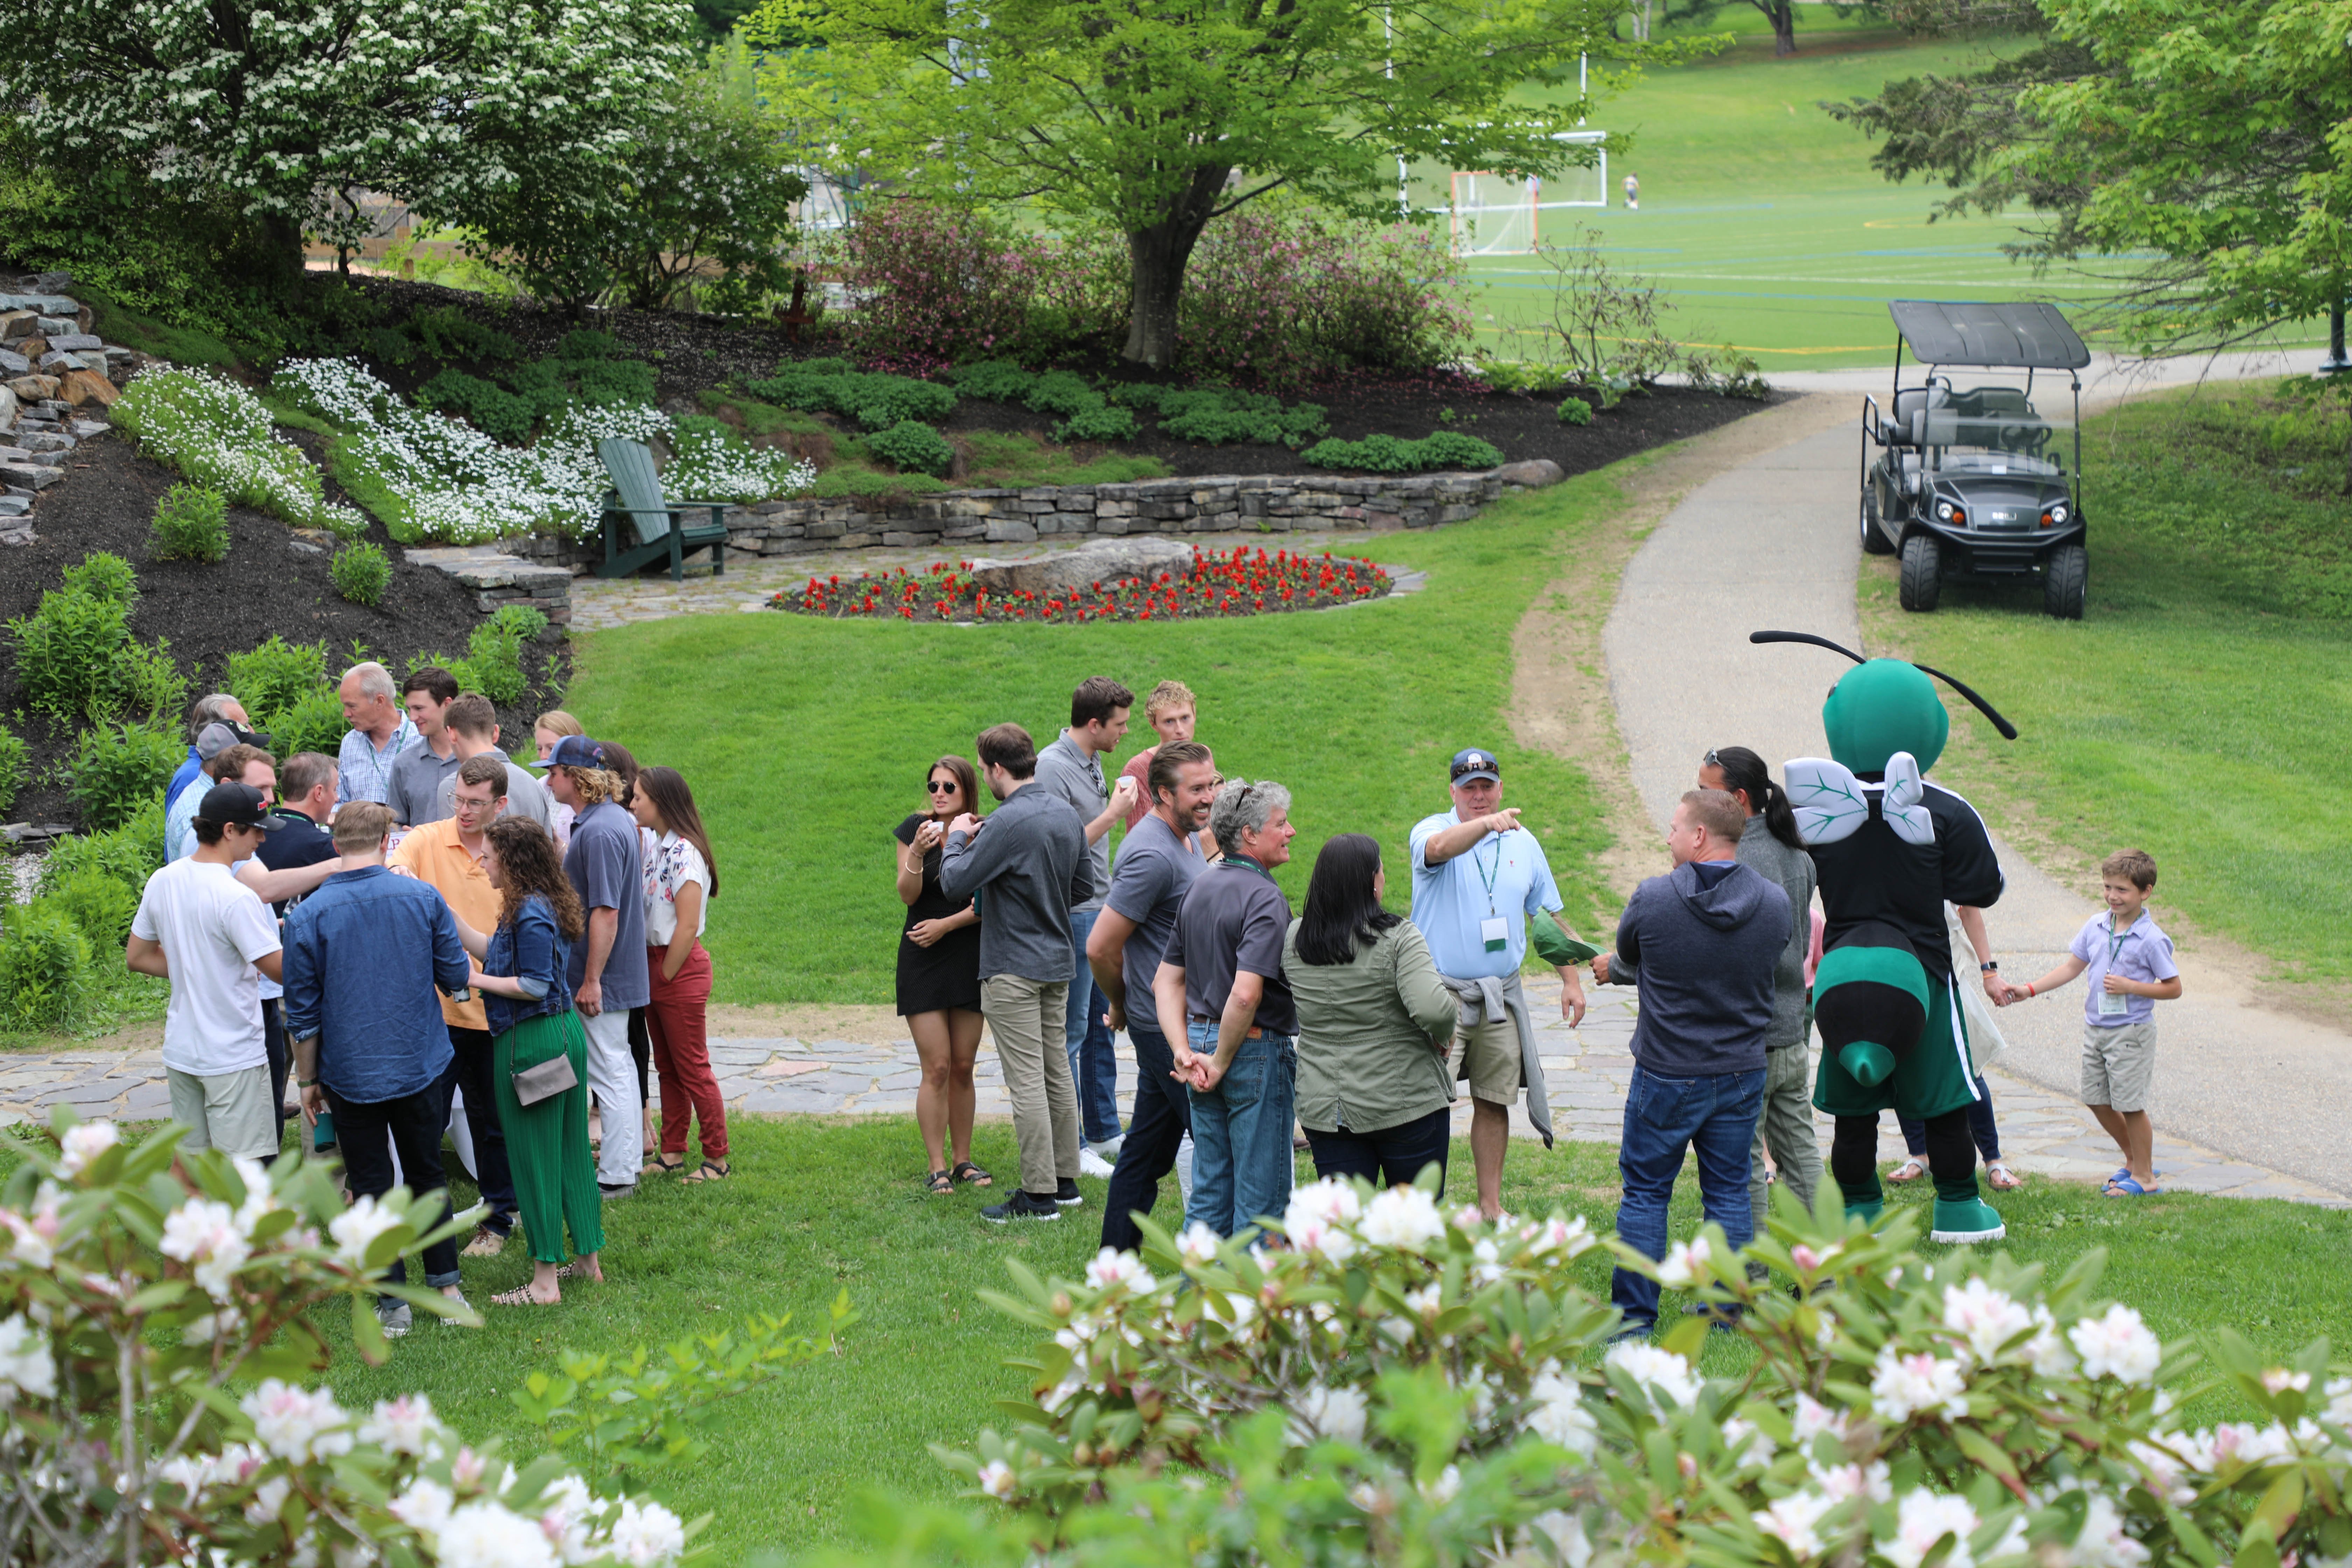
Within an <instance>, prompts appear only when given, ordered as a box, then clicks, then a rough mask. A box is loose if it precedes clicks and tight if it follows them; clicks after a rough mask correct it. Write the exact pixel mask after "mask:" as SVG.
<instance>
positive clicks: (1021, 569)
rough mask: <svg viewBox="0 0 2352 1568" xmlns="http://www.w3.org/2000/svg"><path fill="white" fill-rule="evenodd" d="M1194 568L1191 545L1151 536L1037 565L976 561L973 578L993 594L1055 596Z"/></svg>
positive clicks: (1090, 547) (1082, 549)
mask: <svg viewBox="0 0 2352 1568" xmlns="http://www.w3.org/2000/svg"><path fill="white" fill-rule="evenodd" d="M1191 567H1192V546H1191V545H1189V544H1179V543H1177V542H1175V541H1174V540H1170V539H1158V538H1153V537H1150V536H1149V535H1147V536H1144V537H1142V538H1137V539H1106V540H1101V541H1098V542H1095V543H1092V544H1083V545H1080V546H1079V547H1078V548H1077V549H1076V550H1066V551H1062V552H1057V553H1055V554H1052V555H1041V556H1039V557H1037V558H1036V559H1035V560H1034V561H975V562H973V563H971V580H972V581H973V582H974V583H976V584H979V585H980V586H982V587H983V588H986V589H987V590H988V591H989V592H990V593H992V594H1017V593H1021V592H1023V591H1024V590H1025V591H1027V592H1029V593H1032V594H1055V593H1060V592H1063V591H1065V590H1066V589H1070V588H1076V587H1082V586H1087V585H1090V584H1096V583H1109V582H1111V581H1112V580H1114V579H1117V578H1125V577H1156V576H1158V575H1159V574H1160V573H1162V572H1178V573H1181V572H1184V571H1187V570H1189V569H1190V568H1191Z"/></svg>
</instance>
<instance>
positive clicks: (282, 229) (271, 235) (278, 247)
mask: <svg viewBox="0 0 2352 1568" xmlns="http://www.w3.org/2000/svg"><path fill="white" fill-rule="evenodd" d="M261 232H262V235H263V237H264V238H265V239H266V240H267V241H268V255H269V259H270V261H271V262H272V263H273V264H274V268H273V270H274V273H275V276H274V277H273V278H272V279H271V281H273V282H274V283H276V284H277V285H278V287H279V288H281V289H290V288H292V287H293V286H294V285H295V284H297V283H299V282H300V281H301V279H302V270H303V268H302V224H301V221H300V220H299V219H298V218H290V217H286V216H282V215H273V216H268V217H265V218H263V219H262V220H261Z"/></svg>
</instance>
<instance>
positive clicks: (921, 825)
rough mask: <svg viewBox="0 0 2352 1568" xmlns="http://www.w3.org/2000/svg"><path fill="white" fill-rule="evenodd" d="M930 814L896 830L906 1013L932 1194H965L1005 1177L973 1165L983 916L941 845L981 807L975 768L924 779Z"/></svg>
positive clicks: (958, 766)
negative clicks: (962, 1186) (948, 883)
mask: <svg viewBox="0 0 2352 1568" xmlns="http://www.w3.org/2000/svg"><path fill="white" fill-rule="evenodd" d="M923 790H924V801H925V805H924V809H923V810H921V811H918V812H914V813H912V814H910V815H908V816H907V817H906V819H905V820H903V821H901V822H900V823H899V824H898V826H897V827H896V828H894V829H892V830H891V837H892V839H893V841H894V846H895V848H896V851H897V853H896V856H895V858H894V863H895V866H896V870H897V878H896V883H897V887H898V901H899V902H900V903H902V904H904V905H906V906H907V920H906V924H905V927H904V929H903V930H901V931H900V932H899V933H898V1016H900V1017H902V1018H904V1019H906V1020H907V1032H908V1034H909V1035H910V1036H912V1037H914V1041H915V1055H916V1057H917V1058H919V1060H920V1061H921V1063H922V1068H923V1081H922V1083H921V1085H920V1086H919V1087H918V1088H917V1089H916V1090H915V1127H916V1130H917V1131H919V1132H920V1133H921V1135H922V1140H923V1151H924V1152H925V1154H926V1155H928V1156H929V1164H928V1165H926V1166H925V1167H924V1169H925V1170H926V1171H928V1172H929V1175H927V1176H926V1177H925V1178H924V1190H925V1191H926V1192H929V1193H931V1194H947V1193H952V1192H953V1191H955V1185H956V1184H957V1183H958V1182H964V1183H968V1184H971V1185H972V1186H975V1187H985V1186H991V1185H993V1184H994V1183H995V1178H994V1177H992V1176H991V1175H990V1174H989V1173H987V1172H986V1171H983V1170H982V1169H981V1168H980V1167H979V1166H978V1165H975V1164H973V1163H971V1123H972V1117H973V1114H974V1112H975V1110H976V1107H977V1105H978V1100H979V1091H978V1089H977V1087H976V1086H975V1085H974V1083H973V1081H972V1068H973V1066H974V1064H975V1063H976V1062H977V1061H978V1060H979V1057H980V1033H981V1027H982V1022H983V1020H982V1016H981V1010H980V911H979V910H975V909H973V908H972V907H971V901H970V900H965V901H964V902H962V903H958V902H957V901H956V900H953V899H950V898H949V897H948V896H947V894H945V893H943V892H941V891H940V846H941V845H942V844H944V843H945V842H946V840H947V836H948V824H949V823H950V822H953V821H954V820H955V819H956V818H957V817H959V816H963V815H964V814H965V813H966V812H971V813H972V814H974V815H977V814H978V813H979V811H980V779H979V775H978V774H976V773H973V772H972V771H971V763H968V762H965V761H964V760H963V759H962V758H961V757H959V756H955V755H952V754H950V755H948V756H944V757H941V758H940V760H939V761H937V762H935V763H932V764H931V766H930V771H929V773H927V774H926V775H925V776H924V779H923Z"/></svg>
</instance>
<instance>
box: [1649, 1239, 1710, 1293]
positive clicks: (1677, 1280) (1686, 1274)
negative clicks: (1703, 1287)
mask: <svg viewBox="0 0 2352 1568" xmlns="http://www.w3.org/2000/svg"><path fill="white" fill-rule="evenodd" d="M1710 1251H1711V1249H1710V1248H1709V1247H1708V1246H1707V1244H1706V1237H1703V1236H1695V1237H1691V1238H1690V1239H1689V1240H1688V1241H1677V1242H1675V1244H1674V1245H1673V1246H1672V1247H1668V1248H1666V1260H1665V1261H1664V1263H1661V1264H1659V1265H1658V1283H1660V1284H1661V1285H1664V1286H1665V1287H1666V1289H1669V1290H1686V1289H1689V1288H1690V1287H1691V1286H1692V1285H1694V1284H1697V1283H1700V1282H1702V1281H1704V1280H1705V1279H1706V1278H1707V1274H1708V1269H1707V1266H1706V1260H1707V1258H1708V1256H1709V1253H1710Z"/></svg>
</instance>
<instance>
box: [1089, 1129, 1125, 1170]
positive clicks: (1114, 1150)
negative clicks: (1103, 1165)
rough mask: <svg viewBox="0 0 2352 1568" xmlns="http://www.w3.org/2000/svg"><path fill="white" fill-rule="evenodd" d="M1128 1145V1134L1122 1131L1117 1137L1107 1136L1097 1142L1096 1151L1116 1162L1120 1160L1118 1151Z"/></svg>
mask: <svg viewBox="0 0 2352 1568" xmlns="http://www.w3.org/2000/svg"><path fill="white" fill-rule="evenodd" d="M1126 1147H1127V1134H1126V1133H1124V1132H1122V1133H1120V1134H1119V1135H1118V1137H1116V1138H1105V1139H1103V1140H1101V1141H1100V1142H1097V1143H1096V1144H1095V1146H1094V1149H1095V1152H1096V1153H1097V1154H1100V1155H1101V1156H1102V1157H1103V1158H1104V1159H1106V1160H1108V1161H1111V1162H1112V1163H1117V1162H1118V1152H1119V1151H1120V1150H1121V1149H1124V1148H1126Z"/></svg>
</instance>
